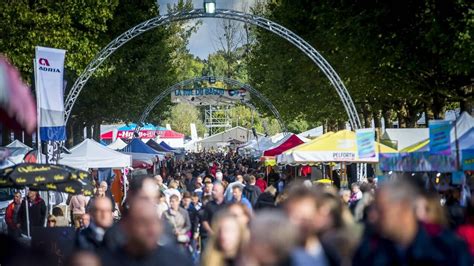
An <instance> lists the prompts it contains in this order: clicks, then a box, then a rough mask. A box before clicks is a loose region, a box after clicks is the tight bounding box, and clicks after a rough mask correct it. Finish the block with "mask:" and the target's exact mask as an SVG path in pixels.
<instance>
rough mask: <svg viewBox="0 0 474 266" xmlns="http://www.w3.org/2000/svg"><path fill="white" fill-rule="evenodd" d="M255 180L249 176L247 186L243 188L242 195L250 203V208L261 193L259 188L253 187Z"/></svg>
mask: <svg viewBox="0 0 474 266" xmlns="http://www.w3.org/2000/svg"><path fill="white" fill-rule="evenodd" d="M256 181H257V179H256V178H255V176H253V175H251V176H250V177H249V180H248V183H247V185H246V186H245V187H244V188H243V191H242V194H243V195H244V196H245V197H246V198H247V199H248V200H249V201H250V204H252V207H254V206H255V204H256V203H257V200H258V197H259V196H260V194H261V193H262V192H261V191H260V188H259V187H257V186H256V185H255V183H256Z"/></svg>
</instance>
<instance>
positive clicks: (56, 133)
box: [40, 126, 66, 141]
mask: <svg viewBox="0 0 474 266" xmlns="http://www.w3.org/2000/svg"><path fill="white" fill-rule="evenodd" d="M40 135H41V140H42V141H62V140H65V139H66V127H65V126H59V127H40Z"/></svg>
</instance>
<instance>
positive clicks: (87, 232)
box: [75, 223, 105, 252]
mask: <svg viewBox="0 0 474 266" xmlns="http://www.w3.org/2000/svg"><path fill="white" fill-rule="evenodd" d="M99 230H100V229H99V228H97V227H96V226H95V225H94V224H93V223H91V224H90V225H89V227H87V228H84V229H82V230H80V231H79V232H78V233H77V236H76V243H75V246H76V248H77V249H79V250H88V251H92V252H95V251H97V250H98V249H99V248H100V247H101V246H102V242H103V240H104V235H105V232H104V234H103V235H101V234H100V233H98V231H99Z"/></svg>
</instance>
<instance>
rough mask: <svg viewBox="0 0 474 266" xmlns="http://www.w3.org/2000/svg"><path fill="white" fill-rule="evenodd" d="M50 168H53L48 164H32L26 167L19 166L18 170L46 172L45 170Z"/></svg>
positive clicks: (23, 171)
mask: <svg viewBox="0 0 474 266" xmlns="http://www.w3.org/2000/svg"><path fill="white" fill-rule="evenodd" d="M49 170H51V167H48V166H40V167H35V166H32V165H28V166H24V167H18V172H20V173H33V172H44V171H49Z"/></svg>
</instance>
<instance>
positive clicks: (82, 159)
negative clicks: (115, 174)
mask: <svg viewBox="0 0 474 266" xmlns="http://www.w3.org/2000/svg"><path fill="white" fill-rule="evenodd" d="M70 151H71V154H62V155H61V159H60V160H59V163H60V164H64V165H68V166H71V167H74V168H79V169H84V170H87V169H90V168H124V167H129V166H131V165H132V157H131V156H130V155H126V154H123V153H120V152H117V151H114V150H112V149H109V148H107V147H105V146H103V145H101V144H99V143H97V142H95V141H94V140H91V139H85V140H84V141H83V142H81V143H80V144H78V145H77V146H75V147H73V148H72V149H71V150H70Z"/></svg>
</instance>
